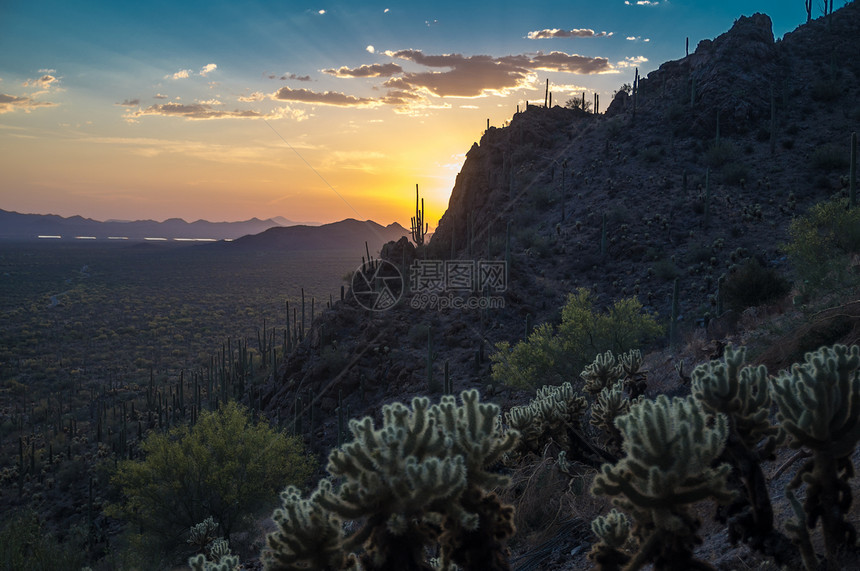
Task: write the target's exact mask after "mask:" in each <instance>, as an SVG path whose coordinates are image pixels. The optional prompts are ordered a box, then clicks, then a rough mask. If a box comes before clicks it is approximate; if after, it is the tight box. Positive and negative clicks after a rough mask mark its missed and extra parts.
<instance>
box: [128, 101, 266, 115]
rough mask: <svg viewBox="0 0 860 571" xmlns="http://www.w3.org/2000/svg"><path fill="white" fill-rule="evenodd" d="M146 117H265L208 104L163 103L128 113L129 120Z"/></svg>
mask: <svg viewBox="0 0 860 571" xmlns="http://www.w3.org/2000/svg"><path fill="white" fill-rule="evenodd" d="M144 115H163V116H166V117H182V118H185V119H249V118H250V119H253V118H257V117H263V116H264V115H263V114H262V113H259V112H258V111H239V110H238V109H237V110H234V111H222V110H220V109H213V108H212V106H211V105H209V104H208V103H192V104H190V105H186V104H183V103H162V104H160V105H150V106H149V107H147V108H146V109H138V110H137V111H133V112H130V113H128V114H127V115H126V116H125V117H126V118H127V119H136V118H138V117H142V116H144Z"/></svg>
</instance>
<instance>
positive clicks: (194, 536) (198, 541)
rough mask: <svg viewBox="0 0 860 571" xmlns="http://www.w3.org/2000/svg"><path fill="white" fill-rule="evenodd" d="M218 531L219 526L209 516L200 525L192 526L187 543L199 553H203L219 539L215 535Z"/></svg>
mask: <svg viewBox="0 0 860 571" xmlns="http://www.w3.org/2000/svg"><path fill="white" fill-rule="evenodd" d="M217 530H218V524H217V523H215V520H214V519H212V516H209V517H207V518H206V519H204V520H203V521H201V522H200V523H198V524H196V525H193V526H191V529H190V530H189V532H188V535H189V537H188V539H187V540H186V543H188V544H190V545H192V546H193V547H194V548H195V549H197V550H198V551H203V550H204V549H205V548H206V546H207V545H209V543H210V542H211V541H213V540H214V539H215V538H216V537H218V536H217V535H216V534H215V532H216V531H217Z"/></svg>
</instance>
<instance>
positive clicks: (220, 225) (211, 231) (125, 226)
mask: <svg viewBox="0 0 860 571" xmlns="http://www.w3.org/2000/svg"><path fill="white" fill-rule="evenodd" d="M295 224H298V222H294V221H292V220H287V219H286V218H284V217H283V216H277V217H275V218H268V219H266V220H260V219H259V218H251V219H250V220H244V221H241V222H209V221H207V220H197V221H195V222H186V221H185V220H182V219H181V218H170V219H168V220H165V221H164V222H156V221H155V220H134V221H124V220H107V221H104V222H101V221H99V220H93V219H91V218H83V217H82V216H70V217H68V218H65V217H62V216H57V215H55V214H20V213H18V212H9V211H6V210H0V239H35V238H37V237H39V236H60V237H61V239H63V240H73V239H75V238H80V239H97V240H104V239H108V238H113V239H128V240H143V239H145V238H165V239H167V240H225V239H226V240H230V239H234V238H239V237H240V236H246V235H248V234H257V233H259V232H263V231H265V230H268V229H269V228H273V227H281V226H292V225H295Z"/></svg>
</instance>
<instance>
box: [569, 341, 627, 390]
mask: <svg viewBox="0 0 860 571" xmlns="http://www.w3.org/2000/svg"><path fill="white" fill-rule="evenodd" d="M579 376H580V377H582V379H583V380H584V381H585V386H584V387H583V389H585V391H587V392H588V393H589V394H592V395H596V394H599V393H600V391H602V390H603V389H605V388H606V387H611V386H612V385H614V384H615V381H617V380H618V379H620V378H622V377H623V376H624V367H623V366H622V365H621V364H620V363H619V364H616V362H615V355H613V354H612V351H607V352H606V353H603V354H602V355H601V354H599V353H598V355H597V357H595V358H594V362H593V363H591V364H590V365H586V366H585V370H583V371H582V372H581V373H580V374H579Z"/></svg>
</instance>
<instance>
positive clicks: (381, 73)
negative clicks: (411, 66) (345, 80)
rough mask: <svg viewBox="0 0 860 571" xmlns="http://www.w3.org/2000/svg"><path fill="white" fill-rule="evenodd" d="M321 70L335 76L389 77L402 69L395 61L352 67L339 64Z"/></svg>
mask: <svg viewBox="0 0 860 571" xmlns="http://www.w3.org/2000/svg"><path fill="white" fill-rule="evenodd" d="M322 71H323V73H327V74H329V75H333V76H335V77H391V76H392V75H396V74H398V73H400V72H401V71H403V68H402V67H400V66H399V65H397V64H396V63H385V64H379V63H375V64H373V65H362V66H360V67H356V68H353V69H350V68H348V67H346V66H341V67H339V68H338V69H324V70H322Z"/></svg>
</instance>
